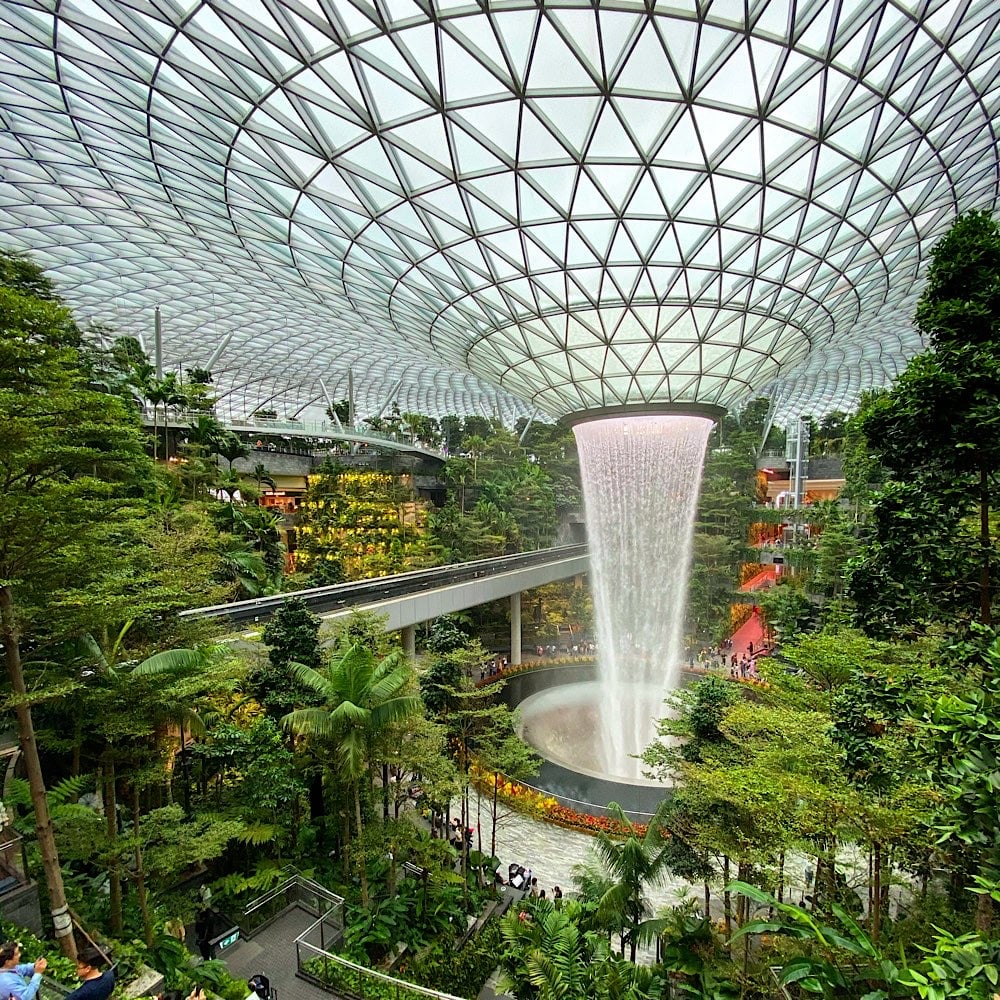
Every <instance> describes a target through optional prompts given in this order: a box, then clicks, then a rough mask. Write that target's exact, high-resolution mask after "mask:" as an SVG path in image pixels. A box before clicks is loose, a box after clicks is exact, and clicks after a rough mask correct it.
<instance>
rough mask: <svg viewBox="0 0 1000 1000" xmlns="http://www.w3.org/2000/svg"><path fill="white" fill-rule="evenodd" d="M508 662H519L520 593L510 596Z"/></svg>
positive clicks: (513, 664)
mask: <svg viewBox="0 0 1000 1000" xmlns="http://www.w3.org/2000/svg"><path fill="white" fill-rule="evenodd" d="M510 662H511V666H516V665H517V664H518V663H520V662H521V592H520V591H518V592H517V593H516V594H511V595H510Z"/></svg>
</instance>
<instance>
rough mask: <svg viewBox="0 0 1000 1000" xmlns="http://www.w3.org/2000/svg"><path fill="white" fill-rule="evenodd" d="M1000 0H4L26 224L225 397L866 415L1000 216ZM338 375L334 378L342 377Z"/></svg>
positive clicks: (9, 161) (4, 96) (11, 178)
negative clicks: (916, 316)
mask: <svg viewBox="0 0 1000 1000" xmlns="http://www.w3.org/2000/svg"><path fill="white" fill-rule="evenodd" d="M998 23H1000V5H998V4H997V3H996V0H746V2H743V0H667V2H659V0H646V2H644V3H639V2H630V0H612V2H601V3H599V4H598V3H589V2H588V3H583V2H578V0H566V2H557V3H537V2H536V3H532V2H528V0H499V2H489V0H481V2H479V3H475V2H453V0H433V2H432V0H238V2H236V3H230V2H228V0H6V2H5V3H4V5H3V6H2V7H0V28H2V40H0V115H2V126H3V131H2V134H0V171H2V175H0V230H2V232H0V239H2V240H3V242H4V243H5V244H6V245H8V246H13V247H18V248H26V249H31V250H33V251H35V252H36V253H37V255H38V258H39V259H40V261H41V262H42V263H44V264H46V265H47V266H50V267H51V268H52V269H53V270H54V273H55V276H56V278H57V279H58V280H59V282H60V284H61V287H62V289H63V290H64V292H65V293H66V295H67V298H68V299H69V301H70V302H71V303H72V304H74V305H75V306H76V307H77V308H79V309H80V310H81V311H82V312H83V313H84V315H86V316H88V317H91V318H94V319H100V320H103V321H105V322H108V323H110V324H112V325H113V326H115V327H117V328H118V329H119V330H120V331H122V332H130V333H133V334H135V333H138V332H141V331H144V332H145V333H146V335H147V343H148V335H149V331H150V330H151V328H152V309H153V306H154V305H156V304H159V305H161V306H162V310H163V316H164V329H165V342H164V347H165V357H166V359H167V361H168V362H169V363H172V364H177V363H183V364H186V365H199V366H205V365H206V364H207V363H208V362H209V361H210V360H211V361H213V362H214V363H213V365H212V367H213V371H214V373H215V376H216V385H217V387H218V388H219V389H220V392H221V393H222V397H223V399H222V405H223V408H224V409H226V410H228V411H230V412H232V413H245V412H249V411H251V410H253V409H255V408H256V407H258V406H264V405H268V406H272V407H274V408H276V409H281V410H284V411H285V412H288V413H292V412H297V411H299V410H300V409H302V408H303V407H308V406H309V405H310V404H312V403H316V402H319V403H320V405H322V399H323V393H322V390H323V389H324V388H326V389H327V390H328V391H329V392H330V393H331V394H333V395H335V396H342V395H344V392H345V387H346V381H345V379H346V373H347V371H348V369H352V370H353V372H354V377H355V383H356V384H357V385H358V386H359V388H363V389H364V392H365V393H366V394H367V395H366V396H363V397H362V398H361V399H360V400H359V403H360V408H361V409H362V410H363V409H364V408H365V406H366V405H368V406H374V405H376V403H377V402H379V401H381V399H382V398H383V397H384V395H385V393H387V392H389V391H390V387H394V386H395V384H396V382H397V381H398V380H402V383H401V386H400V388H399V390H398V399H399V402H400V405H401V407H402V408H403V409H404V410H405V409H410V410H419V411H423V412H431V413H433V412H455V411H457V412H481V413H497V414H500V415H502V416H504V417H507V418H511V417H513V416H515V415H517V414H519V413H527V412H530V411H531V410H532V409H537V410H538V411H540V412H543V413H548V414H550V415H553V416H559V415H561V414H565V413H568V412H571V411H578V410H581V409H588V408H596V407H605V406H616V405H622V404H631V403H644V402H657V401H661V402H666V401H671V402H693V401H697V402H702V403H714V404H721V405H731V404H733V403H738V402H740V401H741V400H743V399H745V398H747V397H748V396H749V395H750V394H752V393H754V392H767V393H771V394H773V395H775V396H776V397H777V398H778V400H779V402H780V406H781V409H782V410H784V411H786V412H799V411H802V410H810V411H812V412H817V411H818V410H820V409H822V408H827V407H830V406H838V405H845V404H849V402H850V401H851V399H852V398H853V397H854V396H856V394H857V393H858V391H860V390H861V389H863V388H865V387H868V386H873V385H879V384H882V383H884V382H885V381H886V380H887V379H889V378H891V377H892V376H893V375H894V374H895V373H896V372H897V370H898V369H899V367H900V366H901V365H902V364H903V363H904V361H905V359H906V358H907V357H908V356H909V355H910V354H912V353H913V352H914V351H915V350H917V349H919V346H920V344H919V339H918V337H917V335H916V334H915V332H914V331H913V329H912V326H911V322H910V318H911V316H912V313H913V308H914V304H915V301H916V297H917V295H918V293H919V290H920V279H921V269H922V266H923V264H924V263H925V262H926V259H927V253H928V251H929V249H930V247H931V246H932V244H933V242H934V241H935V240H936V239H937V238H939V237H940V236H941V235H942V233H943V232H944V231H945V230H946V229H947V227H948V225H949V224H950V222H951V220H952V219H953V218H954V216H955V214H956V213H957V212H959V211H964V210H966V209H969V208H977V207H978V208H988V209H993V208H994V207H995V206H996V202H997V197H998V146H997V132H996V127H995V119H996V117H997V111H998V108H1000V30H998ZM321 382H322V383H323V385H321Z"/></svg>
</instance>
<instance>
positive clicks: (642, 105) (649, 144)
mask: <svg viewBox="0 0 1000 1000" xmlns="http://www.w3.org/2000/svg"><path fill="white" fill-rule="evenodd" d="M612 103H613V104H614V105H615V107H616V108H617V109H618V114H619V115H620V116H621V119H622V121H623V122H624V123H625V127H626V128H627V129H628V131H629V133H630V134H631V135H632V136H634V145H636V146H637V147H638V149H639V151H640V153H641V154H644V155H647V156H648V155H649V154H650V153H652V152H653V150H654V149H655V148H656V146H657V145H658V140H659V137H660V134H661V133H662V132H663V129H664V127H665V126H666V124H667V120H668V115H667V110H666V108H664V104H663V101H662V99H660V98H659V97H657V98H656V99H646V100H643V99H642V98H638V97H616V98H614V100H613V101H612ZM605 113H607V112H605ZM630 145H632V143H630Z"/></svg>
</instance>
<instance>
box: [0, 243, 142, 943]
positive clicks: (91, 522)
mask: <svg viewBox="0 0 1000 1000" xmlns="http://www.w3.org/2000/svg"><path fill="white" fill-rule="evenodd" d="M3 260H4V261H5V264H4V271H5V272H7V273H10V272H13V273H14V275H15V279H14V280H16V284H15V285H14V286H11V285H0V427H2V428H3V432H2V434H0V495H2V496H3V503H2V504H0V642H2V645H3V649H4V659H5V662H6V667H7V674H8V677H9V680H10V684H11V687H12V689H13V694H14V699H13V707H14V712H15V715H16V717H17V724H18V733H19V737H20V743H21V749H22V752H23V754H24V761H25V765H26V768H27V771H28V778H29V782H30V785H31V797H32V803H33V805H34V809H35V820H36V832H37V836H38V843H39V847H40V850H41V855H42V862H43V865H44V867H45V874H46V882H47V884H48V888H49V897H50V903H51V906H52V911H53V921H54V924H55V930H56V935H57V937H58V938H59V941H60V944H61V946H62V948H63V949H64V951H66V952H67V954H73V953H74V951H75V944H74V941H73V935H72V928H71V926H70V923H69V919H68V916H67V913H66V901H65V893H64V890H63V884H62V874H61V872H60V868H59V859H58V855H57V853H56V847H55V841H54V839H53V834H52V825H51V820H50V817H49V812H48V806H47V803H46V799H45V782H44V778H43V775H42V770H41V765H40V763H39V759H38V749H37V746H36V742H35V733H34V725H33V721H32V714H31V696H30V695H29V693H28V688H27V685H26V683H25V672H24V671H25V664H24V662H23V659H22V637H29V638H32V639H37V634H38V630H39V628H42V629H44V630H45V631H50V632H51V631H52V627H53V625H54V624H55V623H53V622H52V621H51V620H49V619H50V617H51V615H52V614H53V611H54V610H55V609H56V608H58V607H59V605H60V595H61V594H65V592H66V591H68V590H70V589H72V590H76V591H79V590H81V589H82V588H83V587H85V585H86V583H87V581H92V580H94V579H95V578H98V577H100V576H101V575H102V574H110V572H111V568H112V564H113V562H114V560H115V558H116V555H117V553H116V551H115V548H114V546H113V545H111V544H109V541H110V539H111V536H112V535H113V534H114V532H115V530H116V529H115V523H114V522H115V521H116V519H119V518H121V519H123V520H128V519H130V518H132V517H134V516H135V509H134V508H135V494H136V493H137V492H141V491H142V490H143V489H144V488H145V487H146V486H147V485H148V482H149V471H150V470H149V467H148V463H147V462H146V460H145V458H144V456H143V452H142V444H141V435H140V431H139V428H138V425H137V423H136V422H135V418H134V417H133V416H131V415H130V414H129V413H128V412H127V411H126V408H125V405H124V403H123V402H122V400H121V399H120V398H118V397H115V396H110V395H107V394H103V393H99V392H95V391H94V390H93V389H91V388H90V387H89V385H88V383H87V380H86V377H85V373H84V372H83V371H82V369H81V364H80V359H79V355H78V352H77V350H76V349H75V346H73V345H74V344H75V343H76V341H77V332H76V328H75V326H74V324H73V320H72V317H71V315H70V314H69V312H68V311H67V310H66V309H65V308H64V307H63V306H62V305H60V304H59V303H58V301H56V300H54V299H53V298H51V297H45V298H38V297H37V294H36V293H37V291H38V289H39V288H40V289H41V290H42V291H43V293H44V294H46V295H48V294H49V291H50V286H49V285H48V284H47V282H46V280H45V279H44V276H43V275H42V274H41V272H40V271H38V270H37V269H36V268H33V267H32V266H31V265H30V262H27V261H23V260H19V261H16V262H14V263H12V262H11V259H10V258H9V257H5V258H3ZM57 613H58V612H57ZM79 616H80V612H79V608H78V610H77V611H76V612H75V613H73V612H69V613H68V614H67V616H66V621H65V622H64V623H59V624H60V625H64V626H65V627H70V623H71V621H72V620H73V619H74V618H75V619H76V620H77V621H79Z"/></svg>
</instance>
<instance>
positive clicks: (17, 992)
mask: <svg viewBox="0 0 1000 1000" xmlns="http://www.w3.org/2000/svg"><path fill="white" fill-rule="evenodd" d="M20 959H21V945H20V944H19V943H18V942H17V941H7V942H5V943H4V944H2V945H0V997H2V998H3V1000H34V997H35V996H36V995H37V993H38V991H39V989H40V988H41V985H42V973H43V972H45V970H46V969H47V968H48V964H49V963H48V960H47V959H46V958H44V957H41V958H36V959H35V960H34V962H21V960H20ZM107 964H108V963H107V960H106V958H105V956H104V955H103V954H102V953H101V952H100V951H98V949H97V948H95V947H88V948H84V949H82V950H81V951H80V952H79V954H78V955H77V958H76V974H77V977H78V978H79V980H80V985H79V986H78V987H77V988H76V989H75V990H71V991H70V992H69V993H68V994H67V996H66V1000H107V998H108V997H109V996H111V994H112V992H113V991H114V988H115V972H114V969H113V968H111V969H105V970H104V971H103V972H102V971H101V969H102V966H104V965H107Z"/></svg>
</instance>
